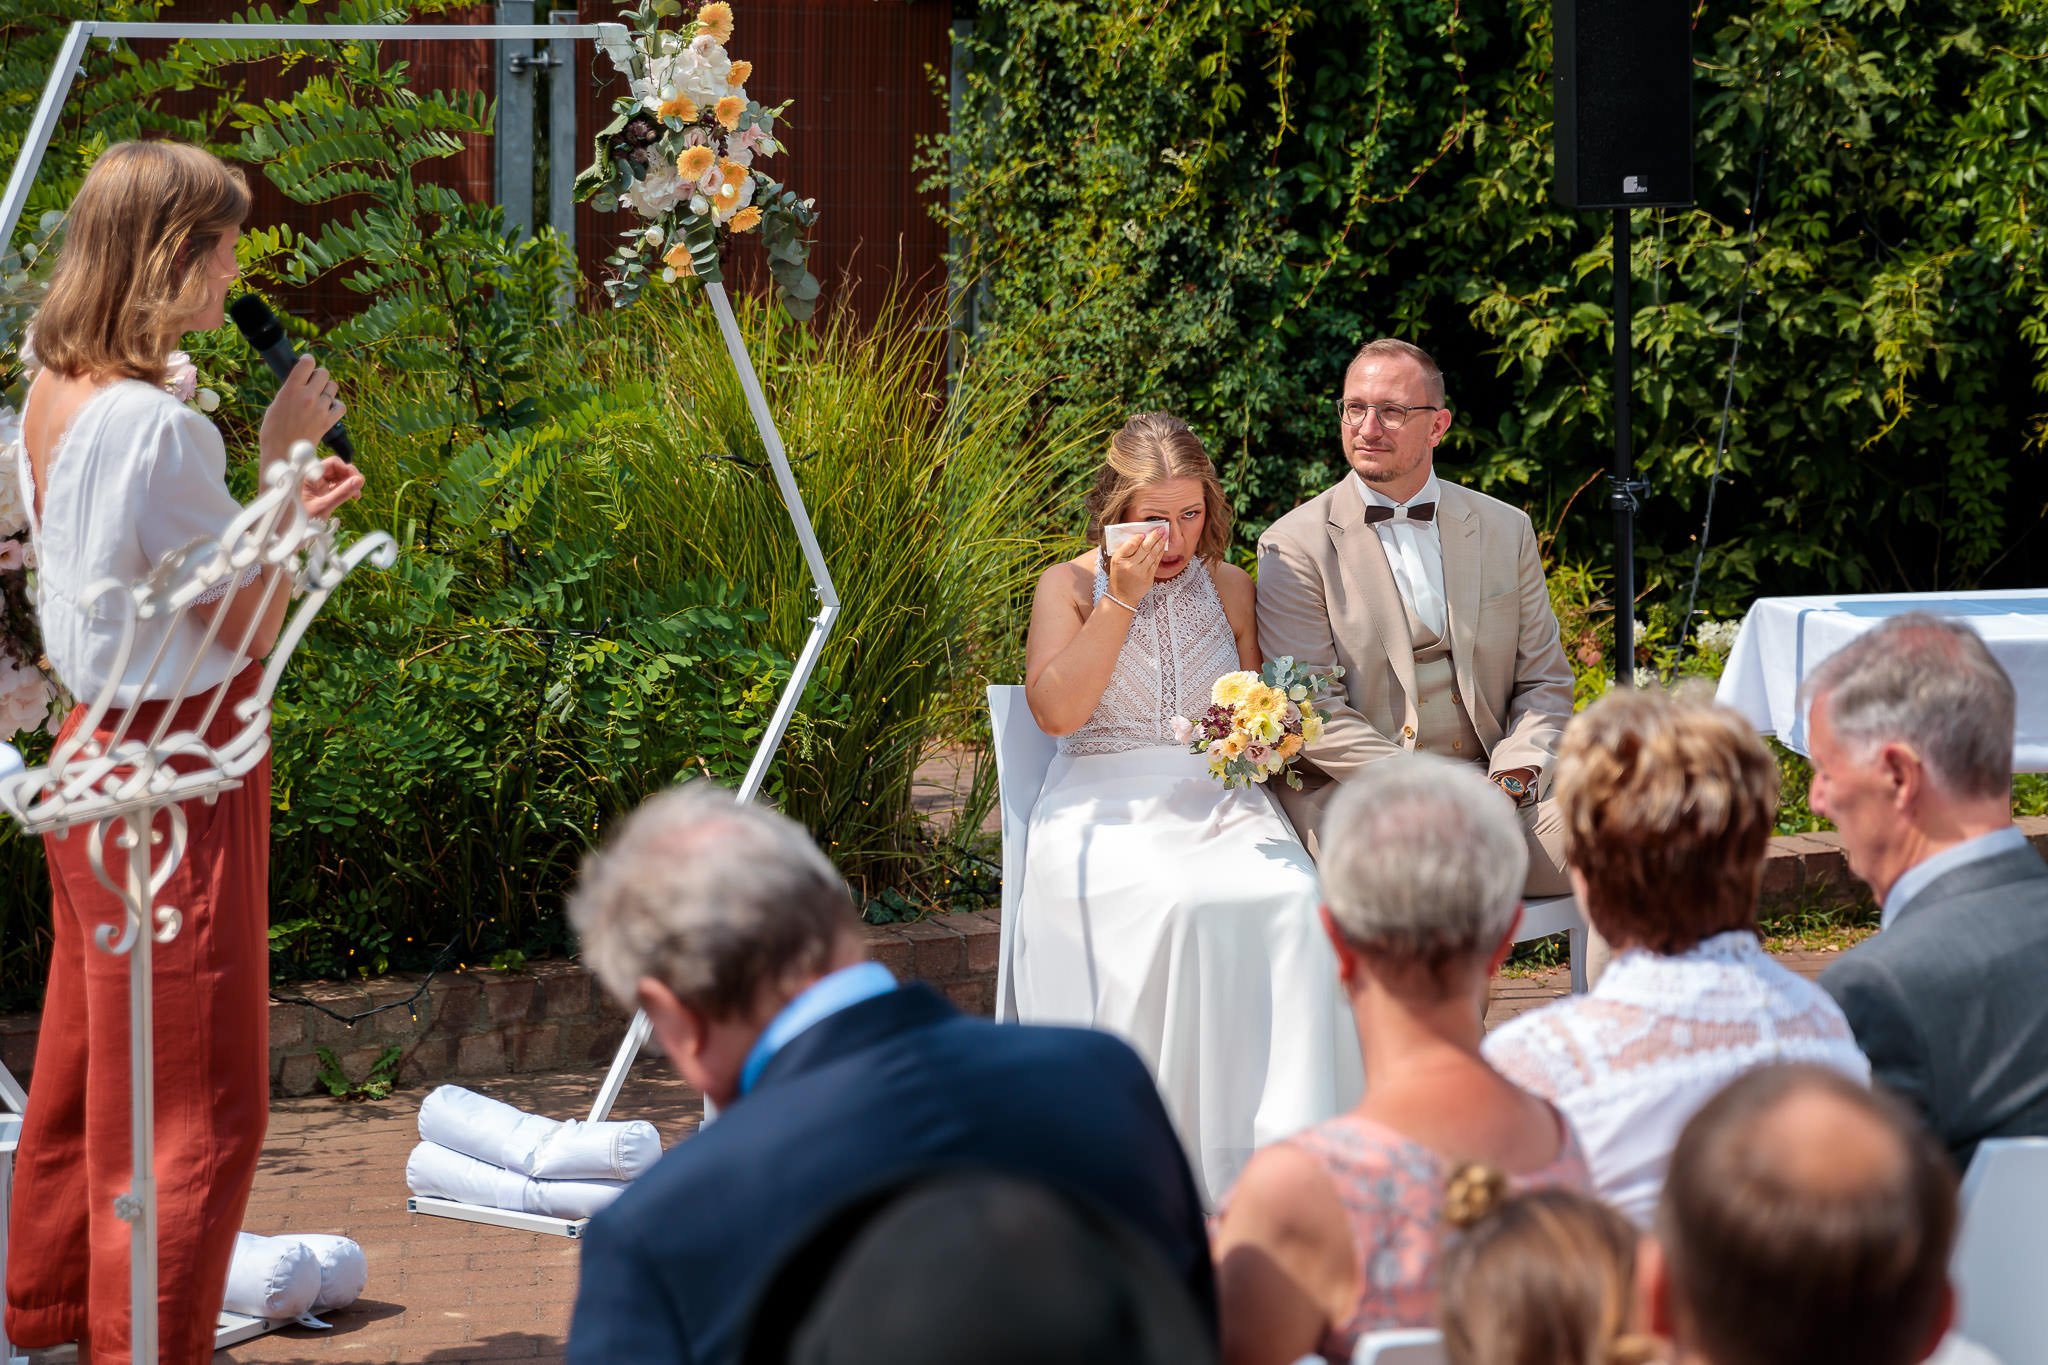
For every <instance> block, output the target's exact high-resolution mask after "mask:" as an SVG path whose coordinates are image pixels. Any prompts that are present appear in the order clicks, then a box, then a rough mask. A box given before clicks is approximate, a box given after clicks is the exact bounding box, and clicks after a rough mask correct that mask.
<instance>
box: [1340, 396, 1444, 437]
mask: <svg viewBox="0 0 2048 1365" xmlns="http://www.w3.org/2000/svg"><path fill="white" fill-rule="evenodd" d="M1375 409H1377V410H1378V412H1379V415H1380V425H1381V426H1383V427H1385V428H1386V429H1387V430H1388V431H1399V430H1400V429H1401V428H1402V427H1403V426H1405V425H1407V422H1408V416H1409V414H1410V413H1416V412H1440V411H1442V409H1440V408H1436V407H1433V406H1431V405H1430V404H1428V403H1417V404H1416V405H1415V406H1414V407H1403V406H1402V405H1401V404H1399V403H1359V402H1355V401H1346V402H1343V403H1340V404H1338V405H1337V415H1338V418H1339V419H1340V420H1341V421H1342V422H1343V423H1344V425H1345V426H1347V427H1358V426H1364V425H1365V415H1366V414H1367V413H1368V412H1372V411H1374V410H1375Z"/></svg>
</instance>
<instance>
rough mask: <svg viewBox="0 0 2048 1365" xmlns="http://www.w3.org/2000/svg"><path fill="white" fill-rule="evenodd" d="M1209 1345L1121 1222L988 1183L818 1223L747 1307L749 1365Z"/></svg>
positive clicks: (960, 1363) (1198, 1364)
mask: <svg viewBox="0 0 2048 1365" xmlns="http://www.w3.org/2000/svg"><path fill="white" fill-rule="evenodd" d="M1215 1360H1216V1341H1215V1337H1214V1334H1213V1333H1212V1331H1211V1330H1210V1324H1209V1320H1208V1315H1207V1314H1206V1313H1204V1312H1202V1311H1201V1310H1200V1309H1198V1308H1197V1307H1196V1306H1195V1302H1194V1300H1193V1299H1192V1298H1190V1297H1189V1296H1188V1291H1187V1286H1186V1285H1184V1284H1182V1283H1181V1282H1180V1280H1179V1279H1178V1278H1177V1277H1176V1276H1175V1275H1174V1273H1173V1271H1172V1270H1171V1269H1170V1268H1168V1266H1167V1264H1166V1262H1165V1261H1164V1260H1163V1259H1162V1258H1161V1257H1160V1255H1159V1252H1158V1251H1157V1250H1156V1249H1155V1248H1154V1247H1153V1246H1152V1245H1151V1243H1149V1242H1148V1241H1146V1239H1145V1238H1143V1237H1141V1236H1140V1235H1139V1234H1138V1233H1137V1232H1136V1231H1134V1230H1133V1229H1132V1228H1131V1227H1130V1226H1129V1225H1128V1224H1126V1223H1124V1221H1123V1220H1122V1219H1119V1218H1116V1217H1113V1216H1112V1215H1110V1214H1109V1213H1108V1212H1107V1211H1106V1210H1104V1209H1102V1208H1101V1207H1099V1206H1096V1205H1093V1204H1090V1203H1087V1202H1085V1201H1082V1200H1078V1199H1072V1198H1069V1197H1067V1196H1065V1195H1062V1194H1060V1193H1059V1192H1058V1191H1056V1190H1054V1189H1052V1188H1050V1187H1048V1186H1046V1185H1044V1184H1041V1183H1038V1182H1036V1181H1027V1180H1019V1179H1017V1178H1015V1177H1014V1176H1001V1175H991V1174H989V1173H987V1172H984V1171H955V1172H952V1173H950V1174H946V1175H938V1176H927V1177H924V1178H922V1179H918V1180H913V1181H912V1182H911V1183H910V1184H909V1185H907V1186H905V1187H903V1188H901V1189H891V1190H886V1191H884V1192H882V1193H880V1194H877V1195H875V1196H873V1197H871V1198H867V1199H862V1200H859V1201H856V1202H855V1203H854V1204H852V1205H850V1206H848V1207H847V1208H845V1209H842V1210H840V1211H839V1212H838V1213H836V1214H834V1215H833V1216H832V1217H830V1218H828V1219H826V1220H825V1222H824V1224H823V1225H821V1226H820V1227H819V1229H818V1230H817V1231H816V1232H815V1233H814V1234H812V1235H811V1236H810V1237H809V1238H808V1239H807V1240H806V1241H805V1242H804V1244H803V1245H802V1246H801V1247H799V1248H798V1250H797V1252H796V1254H795V1255H794V1256H792V1257H791V1258H790V1260H789V1261H788V1262H787V1263H786V1264H785V1265H784V1266H783V1267H782V1269H781V1270H780V1271H779V1272H778V1273H777V1274H776V1276H775V1279H774V1281H773V1282H772V1283H771V1284H770V1286H769V1289H768V1292H767V1293H766V1294H765V1295H764V1296H763V1297H762V1298H761V1300H760V1302H759V1303H757V1304H756V1305H755V1308H754V1328H753V1331H752V1333H751V1334H750V1335H749V1337H748V1339H747V1350H746V1356H745V1359H744V1365H1213V1363H1214V1361H1215Z"/></svg>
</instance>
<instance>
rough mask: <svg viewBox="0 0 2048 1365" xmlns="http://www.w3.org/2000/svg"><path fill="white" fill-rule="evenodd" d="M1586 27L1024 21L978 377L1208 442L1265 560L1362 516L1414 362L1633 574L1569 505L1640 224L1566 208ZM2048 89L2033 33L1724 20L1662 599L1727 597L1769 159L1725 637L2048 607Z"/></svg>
mask: <svg viewBox="0 0 2048 1365" xmlns="http://www.w3.org/2000/svg"><path fill="white" fill-rule="evenodd" d="M1549 12H1550V6H1549V4H1548V3H1547V0H1479V3H1476V4H1474V3H1465V2H1463V0H1331V2H1329V3H1321V4H1309V3H1306V0H1243V3H1237V4H1230V5H1216V4H1202V5H1192V4H1191V5H1170V6H1164V7H1160V6H1150V7H1145V8H1143V9H1142V10H1139V9H1132V8H1129V7H1120V6H1115V5H1092V6H1091V5H1074V4H1071V3H1068V2H1067V0H987V2H986V3H984V4H983V5H982V6H981V7H980V11H979V18H978V19H977V21H976V22H977V29H976V39H975V44H974V72H973V75H972V77H971V82H970V86H969V89H968V91H967V92H966V98H965V99H964V100H963V104H962V113H961V115H960V117H959V118H958V119H957V120H956V122H955V125H954V133H953V135H952V136H951V137H950V138H949V139H945V140H943V142H942V144H941V145H940V146H939V147H937V148H935V152H936V153H937V155H936V156H935V158H934V165H935V168H936V171H937V174H938V178H940V179H943V180H946V181H948V182H950V189H951V191H952V196H953V197H952V203H953V204H954V206H955V218H954V221H953V222H952V224H951V226H952V228H953V230H954V231H955V232H956V234H957V237H958V240H959V241H961V243H962V247H961V250H960V252H959V253H958V260H957V262H956V263H957V264H958V265H959V266H960V267H962V268H963V269H964V270H965V271H966V272H967V273H968V274H970V275H973V276H976V277H978V278H979V279H980V280H982V281H983V285H982V291H981V296H980V297H981V304H980V310H981V317H982V319H983V322H984V328H983V332H982V342H983V343H984V344H988V345H991V346H995V347H997V348H999V349H1001V350H1003V351H1004V353H1005V354H1006V355H1008V356H1009V357H1010V363H1014V364H1015V365H1017V366H1018V367H1019V369H1020V370H1021V371H1022V372H1023V373H1024V374H1026V375H1029V376H1031V377H1033V378H1034V379H1045V380H1047V381H1048V387H1047V389H1046V393H1047V398H1048V401H1049V402H1050V403H1053V404H1062V403H1083V404H1088V405H1096V404H1102V405H1108V406H1110V407H1113V408H1118V409H1122V410H1129V409H1131V408H1141V407H1167V408H1170V409H1173V410H1174V411H1177V412H1179V413H1181V414H1182V415H1184V416H1186V417H1187V418H1189V419H1190V420H1191V421H1192V422H1193V423H1194V424H1195V426H1196V428H1197V430H1198V431H1200V432H1201V433H1202V435H1203V436H1204V437H1205V438H1206V439H1207V440H1209V441H1210V442H1211V444H1212V448H1214V449H1216V450H1217V451H1218V453H1219V457H1220V462H1221V463H1222V465H1223V466H1224V469H1225V472H1226V475H1227V477H1228V481H1229V483H1230V486H1231V489H1232V492H1233V495H1234V497H1235V498H1236V500H1237V501H1238V503H1239V505H1240V510H1241V511H1242V512H1243V513H1244V514H1245V515H1244V517H1243V520H1242V521H1241V522H1240V525H1241V527H1242V528H1243V532H1244V534H1245V535H1246V536H1247V537H1250V536H1255V535H1256V534H1257V532H1258V531H1259V530H1260V529H1261V528H1262V527H1263V526H1264V525H1265V524H1266V523H1267V522H1268V521H1270V520H1271V518H1273V517H1274V516H1276V515H1278V514H1279V513H1280V512H1282V511H1284V510H1286V509H1287V508H1288V507H1289V506H1291V505H1293V504H1294V503H1296V502H1298V501H1300V500H1301V499H1302V498H1303V496H1304V495H1306V494H1307V493H1309V492H1311V491H1313V490H1315V489H1318V488H1321V487H1324V486H1327V484H1328V483H1330V482H1332V481H1333V480H1334V478H1335V475H1336V474H1337V472H1338V470H1339V468H1340V466H1339V463H1338V451H1337V447H1336V443H1335V440H1334V436H1335V429H1334V423H1333V421H1332V420H1331V417H1330V408H1331V403H1330V400H1331V397H1332V395H1333V394H1334V393H1335V392H1336V391H1337V387H1338V383H1339V377H1340V375H1341V372H1342V369H1343V367H1344V364H1345V362H1346V361H1347V359H1348V358H1349V356H1350V354H1351V352H1352V351H1353V350H1354V349H1355V347H1356V346H1357V345H1358V344H1359V343H1360V342H1361V341H1362V340H1364V339H1366V338H1368V337H1370V336H1372V335H1375V334H1386V333H1392V334H1397V335H1406V336H1409V337H1412V338H1413V339H1415V340H1417V341H1419V342H1421V343H1422V344H1424V345H1426V346H1428V347H1429V348H1431V349H1432V350H1433V351H1434V352H1435V353H1436V354H1437V355H1438V357H1439V358H1440V359H1441V360H1442V361H1443V363H1444V365H1445V368H1446V370H1447V371H1448V375H1449V380H1450V391H1451V402H1452V403H1453V404H1455V405H1456V406H1457V408H1458V410H1459V413H1460V417H1459V421H1458V423H1457V424H1456V425H1454V426H1453V427H1452V428H1451V432H1450V435H1449V438H1448V439H1447V441H1446V445H1445V448H1444V455H1445V460H1446V473H1447V474H1449V475H1450V476H1451V477H1454V478H1458V479H1461V480H1463V481H1468V482H1473V483H1476V484H1478V485H1479V486H1481V487H1485V488H1488V489H1491V490H1493V491H1496V492H1498V493H1501V494H1502V495H1504V496H1507V497H1509V498H1511V499H1514V500H1518V501H1522V502H1526V503H1528V504H1530V505H1532V506H1533V507H1535V508H1537V509H1538V510H1539V511H1540V512H1541V513H1542V516H1541V518H1540V519H1541V520H1542V521H1543V522H1545V523H1546V524H1548V523H1550V522H1552V521H1553V520H1555V521H1556V522H1557V524H1558V528H1559V530H1558V548H1559V550H1560V552H1561V556H1562V557H1564V558H1568V559H1574V560H1591V561H1595V562H1600V563H1607V562H1611V561H1610V554H1609V550H1608V542H1609V538H1610V534H1611V521H1610V518H1609V517H1608V516H1607V514H1606V507H1605V499H1604V497H1601V496H1599V493H1598V491H1597V487H1598V486H1597V484H1596V485H1595V489H1596V491H1595V493H1594V496H1590V497H1584V496H1582V497H1579V498H1578V500H1577V502H1576V503H1573V502H1572V498H1573V497H1574V495H1575V493H1576V491H1577V490H1579V489H1581V487H1582V486H1583V485H1585V484H1586V483H1587V482H1588V481H1589V479H1594V478H1597V476H1598V474H1599V473H1600V472H1601V471H1602V470H1603V469H1604V468H1605V466H1606V464H1607V462H1608V452H1609V450H1610V449H1611V444H1612V432H1611V422H1610V416H1609V414H1610V410H1611V406H1610V392H1609V386H1610V384H1611V377H1610V376H1611V370H1610V318H1609V308H1610V290H1611V281H1610V267H1609V261H1610V259H1611V256H1610V241H1609V235H1608V224H1609V215H1608V214H1606V213H1575V212H1569V211H1566V210H1563V209H1560V208H1558V207H1556V206H1555V205H1553V204H1552V203H1551V202H1550V198H1549V192H1550V191H1549V183H1550V175H1551V160H1552V158H1551V142H1552V120H1551V95H1550V89H1549V81H1548V68H1549V62H1550V13H1549ZM2044 53H2048V6H2043V5H2041V4H2040V3H2039V2H2038V0H1739V3H1736V4H1733V5H1727V6H1709V7H1706V8H1704V9H1702V10H1701V11H1700V14H1699V20H1698V24H1697V26H1696V29H1695V33H1694V54H1695V62H1696V69H1695V98H1696V105H1697V119H1696V125H1697V131H1696V136H1695V145H1696V147H1697V158H1698V164H1697V172H1696V185H1697V190H1698V198H1699V207H1698V208H1697V209H1692V210H1686V211H1664V212H1655V213H1652V212H1648V211H1644V212H1639V213H1637V214H1636V216H1635V243H1636V246H1635V251H1636V255H1635V261H1634V275H1635V278H1636V280H1637V289H1636V294H1635V310H1636V311H1635V317H1634V335H1635V342H1636V346H1637V348H1638V353H1637V364H1636V370H1635V387H1634V394H1633V398H1634V403H1633V409H1634V413H1635V422H1636V431H1635V435H1636V446H1637V449H1638V452H1639V458H1640V461H1641V463H1642V465H1643V467H1644V469H1645V471H1646V473H1647V475H1648V477H1649V479H1650V480H1651V485H1652V490H1653V493H1652V497H1651V499H1650V501H1649V503H1648V504H1647V506H1646V508H1645V514H1644V517H1643V521H1642V525H1641V529H1640V532H1639V537H1638V544H1639V553H1640V560H1641V564H1642V569H1643V575H1642V576H1643V581H1644V584H1645V585H1646V586H1648V587H1649V588H1650V589H1651V592H1652V595H1653V597H1659V598H1662V597H1669V596H1673V595H1674V594H1676V593H1682V591H1683V589H1684V587H1685V583H1686V579H1687V577H1688V575H1689V572H1690V568H1691V559H1692V553H1693V544H1694V542H1693V541H1692V539H1691V537H1692V536H1693V535H1694V534H1695V533H1697V531H1698V530H1699V527H1700V521H1701V510H1702V503H1703V500H1704V494H1705V490H1706V486H1707V480H1708V477H1709V475H1710V473H1711V472H1712V469H1713V452H1714V446H1715V440H1716V435H1717V423H1716V418H1717V415H1718V412H1719V409H1720V406H1721V398H1722V392H1723V387H1722V385H1723V377H1724V373H1725V366H1726V363H1727V359H1728V353H1729V343H1730V339H1731V336H1732V334H1733V332H1734V330H1735V326H1736V312H1737V305H1738V298H1739V290H1740V289H1741V288H1743V287H1745V274H1744V271H1745V266H1744V257H1745V235H1746V231H1747V225H1748V222H1749V215H1748V213H1747V209H1748V206H1749V201H1750V197H1751V194H1752V191H1753V189H1754V188H1756V186H1757V179H1756V171H1757V167H1758V158H1759V153H1760V152H1761V153H1762V154H1763V161H1764V163H1765V169H1766V177H1765V180H1764V182H1763V185H1762V195H1761V198H1760V201H1759V209H1760V213H1759V220H1760V222H1761V224H1762V231H1761V233H1760V235H1759V237H1758V241H1757V252H1756V257H1755V264H1754V267H1753V269H1751V270H1750V272H1749V273H1748V275H1747V276H1746V288H1747V290H1748V291H1749V297H1748V306H1747V309H1746V312H1745V314H1744V321H1743V322H1742V324H1741V330H1742V340H1743V361H1742V364H1741V366H1740V368H1739V370H1738V372H1737V376H1736V387H1735V392H1734V404H1733V410H1732V423H1731V438H1730V443H1729V448H1728V462H1727V474H1728V476H1729V482H1728V483H1727V484H1726V486H1724V487H1723V488H1722V491H1721V498H1720V504H1719V508H1718V512H1717V520H1716V525H1715V534H1714V543H1713V545H1712V547H1711V549H1710V551H1709V553H1708V556H1707V561H1706V573H1707V576H1706V584H1705V588H1704V592H1703V596H1702V599H1701V602H1702V605H1703V606H1705V607H1707V608H1709V609H1710V610H1711V611H1713V612H1714V613H1715V614H1720V615H1725V614H1729V613H1731V612H1732V611H1734V610H1735V609H1737V607H1738V606H1739V605H1740V604H1741V603H1743V602H1744V601H1746V600H1747V599H1748V598H1750V597H1752V596H1755V595H1757V594H1759V593H1760V592H1796V591H1819V590H1822V589H1824V588H1835V589H1845V590H1853V589H1877V588H1894V587H1913V588H1929V587H1937V586H1949V585H1968V584H1974V583H1977V582H1979V581H1982V580H1984V579H1986V578H1987V577H1990V576H1993V575H1999V574H2003V575H2005V576H2006V577H2007V578H2008V579H2011V580H2013V581H2026V580H2027V579H2029V578H2030V577H2031V578H2035V579H2038V577H2039V573H2038V566H2039V563H2040V560H2039V559H2038V558H2036V559H2034V560H2033V568H2032V569H2031V570H2030V567H2029V563H2028V556H2029V555H2038V553H2039V552H2038V551H2036V550H2034V549H2033V548H2032V547H2031V546H2030V544H2029V543H2027V542H2026V541H2025V537H2026V536H2028V535H2029V534H2030V533H2031V532H2033V531H2034V530H2035V529H2036V528H2037V527H2038V525H2039V523H2040V520H2041V518H2042V511H2041V509H2042V507H2043V505H2044V503H2048V480H2044V477H2043V475H2042V473H2041V466H2040V464H2039V461H2038V460H2034V459H2032V458H2031V456H2032V455H2033V454H2034V453H2035V452H2037V451H2038V449H2039V443H2040V441H2041V439H2042V437H2043V435H2044V420H2048V403H2044V401H2043V398H2042V393H2043V392H2044V391H2048V321H2044V319H2048V235H2044V234H2043V233H2042V232H2041V230H2040V227H2039V206H2040V203H2041V201H2042V198H2043V195H2044V192H2048V147H2044V143H2043V140H2042V138H2041V137H2040V136H2039V129H2040V126H2041V123H2042V120H2043V119H2044V117H2048V105H2044V102H2043V101H2044V97H2043V94H2042V91H2043V89H2044V86H2043V81H2042V66H2043V55H2044ZM1013 328H1015V329H1020V330H1022V331H1023V332H1024V333H1026V336H1027V338H1028V340H1019V339H1018V338H1015V337H1008V336H1006V333H1007V332H1009V331H1010V329H1013ZM1568 507H1569V508H1570V509H1571V515H1569V516H1566V515H1564V512H1565V509H1566V508H1568ZM2036 540H2038V537H2036Z"/></svg>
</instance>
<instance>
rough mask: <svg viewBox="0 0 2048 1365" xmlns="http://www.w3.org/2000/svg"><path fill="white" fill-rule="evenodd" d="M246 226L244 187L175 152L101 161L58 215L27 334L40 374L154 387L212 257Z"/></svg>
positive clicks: (182, 148) (201, 158)
mask: <svg viewBox="0 0 2048 1365" xmlns="http://www.w3.org/2000/svg"><path fill="white" fill-rule="evenodd" d="M248 216H249V182H248V181H247V180H246V179H244V178H243V175H242V173H241V171H239V170H237V169H236V168H235V167H233V166H230V165H228V164H226V163H225V162H223V161H222V160H221V159H220V158H219V157H216V156H214V155H213V154H212V153H210V152H206V151H202V150H201V149H200V148H198V147H193V146H190V145H188V144H186V143H182V142H120V143H116V144H115V145H113V146H112V147H109V148H107V150H106V151H105V152H103V153H101V154H100V159H99V160H98V161H96V162H94V163H93V168H92V169H91V170H90V171H88V172H87V173H86V177H85V183H84V184H83V185H81V186H79V189H78V194H77V197H75V198H74V199H72V201H71V209H70V211H69V212H68V213H67V214H66V215H65V220H64V240H63V244H62V245H61V246H60V247H59V248H58V254H57V270H56V273H55V275H53V276H52V277H51V280H50V292H49V294H48V295H47V296H46V297H45V298H44V300H43V304H42V307H41V308H39V309H37V310H36V318H35V322H34V324H33V326H32V328H31V330H30V338H31V342H30V344H31V346H32V347H33V349H34V351H35V358H36V364H38V365H40V366H43V367H44V368H46V369H49V370H52V371H54V372H55V373H57V374H60V375H63V376H65V377H66V378H75V377H77V376H80V375H87V374H100V375H113V376H117V377H119V378H123V379H140V380H143V381H145V382H147V383H151V384H160V383H162V382H163V378H164V361H165V359H166V358H167V357H168V356H169V355H170V353H171V352H172V351H173V350H175V349H177V345H178V340H179V338H180V336H181V335H182V333H183V323H184V320H185V319H187V318H189V317H191V316H192V314H193V313H194V312H195V311H196V310H197V309H199V308H200V307H201V306H202V305H203V304H204V303H205V302H206V294H207V285H208V280H207V278H206V272H207V269H208V258H209V257H210V256H211V255H212V254H213V251H214V249H215V248H216V247H217V246H218V245H219V244H220V239H221V238H222V237H225V236H228V235H230V234H232V233H234V232H235V231H237V230H238V229H239V228H240V227H241V225H242V220H243V219H245V218H247V217H248Z"/></svg>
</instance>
